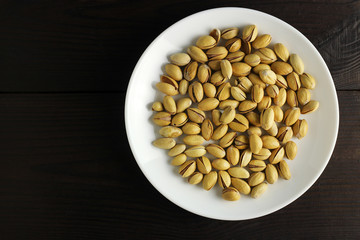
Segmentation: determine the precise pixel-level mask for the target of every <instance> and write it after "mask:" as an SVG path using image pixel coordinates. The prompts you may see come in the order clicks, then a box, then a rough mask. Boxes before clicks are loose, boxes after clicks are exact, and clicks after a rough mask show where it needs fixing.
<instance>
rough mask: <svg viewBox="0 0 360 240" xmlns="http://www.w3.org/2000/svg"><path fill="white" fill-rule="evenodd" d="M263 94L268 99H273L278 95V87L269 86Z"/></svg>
mask: <svg viewBox="0 0 360 240" xmlns="http://www.w3.org/2000/svg"><path fill="white" fill-rule="evenodd" d="M265 92H266V93H267V95H268V96H269V97H271V98H274V97H276V96H277V95H278V94H279V87H278V86H276V85H275V84H270V85H268V86H267V87H266V88H265Z"/></svg>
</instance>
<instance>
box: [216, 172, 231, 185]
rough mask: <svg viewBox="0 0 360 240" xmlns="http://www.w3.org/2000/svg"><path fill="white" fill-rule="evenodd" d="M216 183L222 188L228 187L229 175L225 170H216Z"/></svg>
mask: <svg viewBox="0 0 360 240" xmlns="http://www.w3.org/2000/svg"><path fill="white" fill-rule="evenodd" d="M218 183H219V186H220V187H221V188H222V189H224V188H227V187H230V184H231V178H230V175H229V174H228V173H227V172H226V171H223V170H221V171H219V172H218Z"/></svg>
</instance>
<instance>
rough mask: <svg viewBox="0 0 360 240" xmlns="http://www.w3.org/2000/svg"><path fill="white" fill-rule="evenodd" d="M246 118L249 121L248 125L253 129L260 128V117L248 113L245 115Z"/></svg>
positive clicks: (253, 113) (254, 113) (256, 114)
mask: <svg viewBox="0 0 360 240" xmlns="http://www.w3.org/2000/svg"><path fill="white" fill-rule="evenodd" d="M245 116H246V118H247V119H248V120H249V123H250V124H252V125H254V126H255V127H260V126H261V123H260V115H259V114H258V113H256V112H249V113H247V114H246V115H245Z"/></svg>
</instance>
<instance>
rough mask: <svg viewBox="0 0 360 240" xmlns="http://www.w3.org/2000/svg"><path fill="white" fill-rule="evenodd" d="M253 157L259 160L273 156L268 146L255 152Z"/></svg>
mask: <svg viewBox="0 0 360 240" xmlns="http://www.w3.org/2000/svg"><path fill="white" fill-rule="evenodd" d="M252 156H253V158H255V159H257V160H263V161H264V160H266V159H268V158H269V157H270V156H271V152H270V150H269V149H267V148H262V149H261V150H260V151H259V153H256V154H255V153H253V155H252Z"/></svg>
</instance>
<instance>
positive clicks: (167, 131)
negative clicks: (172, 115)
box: [159, 126, 182, 138]
mask: <svg viewBox="0 0 360 240" xmlns="http://www.w3.org/2000/svg"><path fill="white" fill-rule="evenodd" d="M159 133H160V135H161V136H163V137H170V138H176V137H178V136H180V135H181V134H182V130H181V129H180V128H178V127H173V126H165V127H162V128H161V129H160V130H159Z"/></svg>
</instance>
